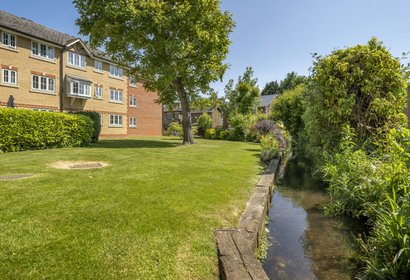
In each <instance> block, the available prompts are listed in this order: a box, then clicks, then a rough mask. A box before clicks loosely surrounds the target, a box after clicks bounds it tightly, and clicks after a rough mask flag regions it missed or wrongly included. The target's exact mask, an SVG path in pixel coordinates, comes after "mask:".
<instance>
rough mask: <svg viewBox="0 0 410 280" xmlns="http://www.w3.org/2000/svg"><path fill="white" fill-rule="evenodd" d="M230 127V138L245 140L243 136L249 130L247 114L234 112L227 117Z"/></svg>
mask: <svg viewBox="0 0 410 280" xmlns="http://www.w3.org/2000/svg"><path fill="white" fill-rule="evenodd" d="M229 125H230V127H231V135H230V140H232V141H245V136H246V135H247V134H248V132H249V129H250V128H249V115H243V114H236V115H233V116H232V117H230V118H229Z"/></svg>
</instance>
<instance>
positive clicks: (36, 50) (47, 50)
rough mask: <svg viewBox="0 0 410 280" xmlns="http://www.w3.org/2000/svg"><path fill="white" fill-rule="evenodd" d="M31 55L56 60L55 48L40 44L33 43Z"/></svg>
mask: <svg viewBox="0 0 410 280" xmlns="http://www.w3.org/2000/svg"><path fill="white" fill-rule="evenodd" d="M31 54H32V55H35V56H40V57H43V58H47V59H51V60H54V57H55V55H54V47H52V46H49V45H45V44H42V43H39V42H35V41H33V42H31Z"/></svg>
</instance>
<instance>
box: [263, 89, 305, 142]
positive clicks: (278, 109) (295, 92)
mask: <svg viewBox="0 0 410 280" xmlns="http://www.w3.org/2000/svg"><path fill="white" fill-rule="evenodd" d="M304 92H305V86H304V84H302V85H299V86H297V87H296V88H294V89H291V90H288V91H285V92H284V93H283V94H282V95H280V96H278V97H277V98H275V99H274V100H273V101H272V105H271V115H270V118H272V119H273V120H274V121H282V122H283V124H284V125H285V127H286V130H287V131H289V133H290V135H291V136H292V139H293V141H294V142H295V143H296V144H298V145H299V144H303V142H302V143H299V138H300V134H301V133H302V132H303V129H304V124H303V121H302V115H303V113H304V111H305V105H304V104H305V102H304V100H303V98H304Z"/></svg>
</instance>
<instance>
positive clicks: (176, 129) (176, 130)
mask: <svg viewBox="0 0 410 280" xmlns="http://www.w3.org/2000/svg"><path fill="white" fill-rule="evenodd" d="M165 135H166V136H178V137H179V138H181V139H182V135H183V130H182V125H181V124H180V123H177V122H172V123H170V124H169V126H168V129H167V131H165Z"/></svg>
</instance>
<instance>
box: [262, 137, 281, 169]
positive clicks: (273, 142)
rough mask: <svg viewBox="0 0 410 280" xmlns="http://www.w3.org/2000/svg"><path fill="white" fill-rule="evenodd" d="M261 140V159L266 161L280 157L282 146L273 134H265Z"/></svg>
mask: <svg viewBox="0 0 410 280" xmlns="http://www.w3.org/2000/svg"><path fill="white" fill-rule="evenodd" d="M260 141H261V154H260V157H261V160H262V161H263V162H265V163H267V162H269V161H270V160H272V159H274V158H277V157H279V154H280V146H279V141H278V140H277V139H276V137H275V136H273V135H272V134H268V135H263V136H262V137H261V139H260Z"/></svg>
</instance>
